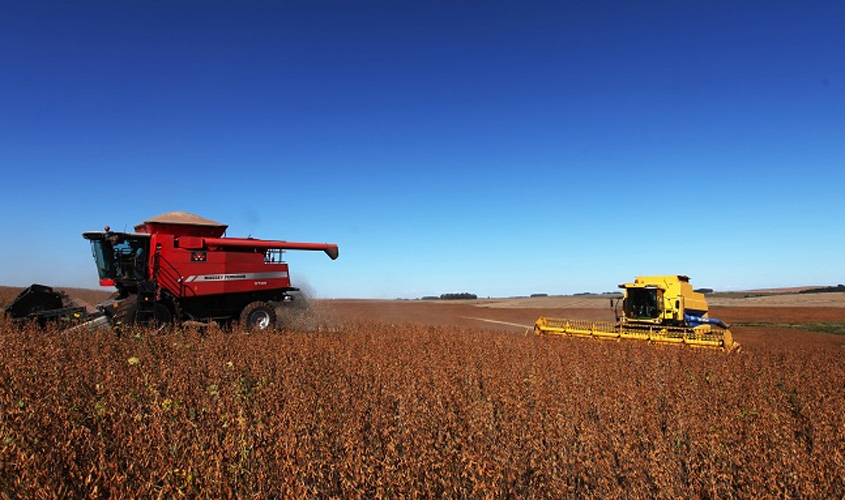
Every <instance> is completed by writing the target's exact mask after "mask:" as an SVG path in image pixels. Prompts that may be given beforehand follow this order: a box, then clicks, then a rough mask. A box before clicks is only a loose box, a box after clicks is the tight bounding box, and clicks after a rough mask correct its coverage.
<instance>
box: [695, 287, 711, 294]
mask: <svg viewBox="0 0 845 500" xmlns="http://www.w3.org/2000/svg"><path fill="white" fill-rule="evenodd" d="M693 292H698V293H704V294H707V293H713V289H712V288H696V289H695V290H693Z"/></svg>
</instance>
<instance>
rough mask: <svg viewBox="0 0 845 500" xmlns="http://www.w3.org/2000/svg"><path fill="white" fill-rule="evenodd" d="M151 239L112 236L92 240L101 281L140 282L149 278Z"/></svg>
mask: <svg viewBox="0 0 845 500" xmlns="http://www.w3.org/2000/svg"><path fill="white" fill-rule="evenodd" d="M149 242H150V240H149V238H133V237H127V236H121V235H110V236H108V237H105V238H98V239H93V238H92V239H91V249H92V251H93V254H94V260H95V261H96V263H97V272H98V273H99V275H100V279H101V280H103V279H112V280H120V281H138V280H143V279H145V278H146V277H147V251H148V247H149Z"/></svg>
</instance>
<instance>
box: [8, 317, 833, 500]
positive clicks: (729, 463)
mask: <svg viewBox="0 0 845 500" xmlns="http://www.w3.org/2000/svg"><path fill="white" fill-rule="evenodd" d="M329 306H330V307H328V306H327V307H326V308H325V309H327V311H326V312H325V314H324V317H323V318H321V320H320V322H321V323H322V324H324V325H328V326H329V328H324V329H321V330H318V331H315V332H295V331H279V332H272V333H266V334H259V335H255V334H252V335H251V334H248V333H246V332H243V331H239V330H237V329H235V330H216V329H211V330H205V331H200V330H196V329H181V330H173V331H168V332H166V333H164V332H160V333H156V332H154V331H150V330H147V331H145V330H138V331H135V332H128V333H127V334H125V335H122V336H115V335H114V334H113V333H111V332H108V331H95V332H85V333H81V332H76V333H67V332H60V331H57V330H53V331H46V332H45V331H40V330H38V329H35V328H31V327H18V326H15V325H12V324H11V323H9V322H8V321H5V320H0V332H2V335H0V370H2V373H1V374H0V377H2V379H0V380H2V384H0V417H2V420H0V433H2V442H0V496H2V497H3V498H54V497H113V498H138V497H152V496H156V497H159V496H161V497H165V498H167V497H171V498H172V497H182V496H186V497H204V498H221V497H234V496H238V497H247V496H249V497H259V498H308V497H314V498H332V497H334V498H409V497H416V498H506V497H518V498H645V497H649V498H651V497H653V498H736V497H739V498H842V497H843V495H845V472H844V471H845V449H843V448H844V447H845V445H843V443H845V412H843V408H845V388H843V383H842V381H843V380H845V363H843V361H845V349H842V348H841V347H839V345H838V344H836V343H834V342H828V343H826V342H817V341H814V340H812V339H814V338H815V337H813V336H814V335H821V334H811V333H806V332H801V331H798V330H793V329H790V330H787V331H780V329H777V328H774V329H767V328H757V327H755V328H747V329H742V330H741V332H743V331H752V332H753V331H757V330H759V331H760V332H761V333H759V335H760V336H761V337H762V336H764V335H765V331H766V330H773V331H775V332H779V333H778V334H779V335H782V336H784V337H786V336H789V335H792V339H793V340H794V339H796V338H798V339H799V340H798V341H794V342H775V343H768V344H766V343H764V342H762V341H760V342H751V346H750V347H749V346H748V342H746V343H745V345H746V349H745V350H744V351H743V352H741V353H739V354H734V355H725V354H724V353H720V352H713V351H704V350H694V349H684V348H677V347H673V346H649V345H646V344H644V343H637V342H622V343H617V342H602V341H589V340H582V339H566V338H538V337H535V336H533V335H523V334H521V333H520V330H518V329H516V328H513V327H511V329H510V330H508V329H506V328H505V327H506V326H507V325H499V326H501V327H502V328H486V327H485V328H479V327H475V326H471V324H469V323H471V322H472V321H473V320H471V319H467V320H465V321H467V323H468V324H461V323H460V322H459V324H458V325H457V326H455V325H450V324H438V323H444V322H446V321H448V318H449V317H452V316H453V317H454V318H456V319H459V318H463V317H465V316H464V312H463V311H464V310H463V309H460V308H462V307H470V306H455V307H458V308H459V309H451V308H452V306H451V305H445V304H437V305H430V306H429V309H430V311H431V312H432V313H434V312H436V314H432V316H431V317H430V319H431V323H430V324H425V322H424V313H423V308H417V309H414V307H416V304H402V303H395V302H390V303H383V304H381V305H380V306H379V304H376V303H366V304H364V303H357V305H356V303H355V302H352V301H350V302H347V303H342V304H337V303H332V304H329ZM367 307H371V308H373V307H374V308H378V307H381V311H382V313H381V315H379V314H375V313H372V315H373V316H375V317H376V318H378V319H377V320H367V319H356V317H355V316H356V314H353V312H354V311H362V310H363V311H366V310H367ZM444 307H445V308H446V309H443V308H444ZM432 308H434V309H432ZM403 310H404V311H406V312H407V311H412V310H413V311H415V312H411V313H409V314H410V316H411V320H412V321H413V322H410V323H409V322H398V321H393V316H394V315H399V316H401V313H402V311H403ZM444 311H451V312H447V313H444ZM725 311H729V309H726V310H725ZM371 312H372V311H371ZM473 314H475V313H473ZM747 314H751V313H747ZM828 314H835V313H828ZM450 315H451V316H450ZM444 318H445V319H444ZM504 318H505V319H508V318H509V319H515V318H510V317H504ZM483 324H484V323H481V325H483ZM490 326H491V327H496V326H497V325H496V324H491V325H490ZM737 337H738V338H739V340H740V342H743V341H744V340H746V339H745V338H743V336H742V334H738V335H737ZM804 337H806V338H808V339H810V341H808V342H802V341H800V339H801V338H804ZM828 337H837V338H839V340H841V337H838V336H828ZM747 338H752V337H750V336H749V337H747Z"/></svg>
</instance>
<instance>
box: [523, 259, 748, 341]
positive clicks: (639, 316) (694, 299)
mask: <svg viewBox="0 0 845 500" xmlns="http://www.w3.org/2000/svg"><path fill="white" fill-rule="evenodd" d="M619 288H622V289H623V290H624V292H623V293H624V295H623V298H622V302H621V310H620V308H619V305H620V304H619V303H618V302H617V303H615V306H616V308H615V310H616V313H617V314H616V316H617V320H616V322H610V321H603V322H602V321H599V322H596V321H582V320H569V319H561V318H547V317H541V318H539V319H538V320H537V323H536V324H535V325H534V332H535V333H537V334H555V335H570V336H575V337H596V338H607V339H635V340H646V341H649V342H657V343H663V344H685V345H690V346H695V347H709V348H717V349H723V350H726V351H733V350H736V349H739V344H738V343H736V342H734V341H733V336H732V335H731V331H730V329H729V328H728V325H726V324H725V323H723V322H722V321H721V320H718V319H715V318H710V317H708V309H707V301H706V300H705V298H704V295H703V294H701V293H698V292H694V291H693V289H692V285H690V283H689V278H688V277H686V276H681V275H676V276H640V277H637V278H636V279H635V280H634V282H633V283H624V284H622V285H619Z"/></svg>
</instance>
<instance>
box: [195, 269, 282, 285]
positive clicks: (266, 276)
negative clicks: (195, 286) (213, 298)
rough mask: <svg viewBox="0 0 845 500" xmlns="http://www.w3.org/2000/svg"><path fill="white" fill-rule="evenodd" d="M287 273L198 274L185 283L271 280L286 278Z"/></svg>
mask: <svg viewBox="0 0 845 500" xmlns="http://www.w3.org/2000/svg"><path fill="white" fill-rule="evenodd" d="M287 277H288V273H286V272H285V271H279V272H274V273H246V274H200V275H193V276H188V277H187V278H185V283H200V282H209V281H239V280H272V279H279V278H287Z"/></svg>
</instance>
